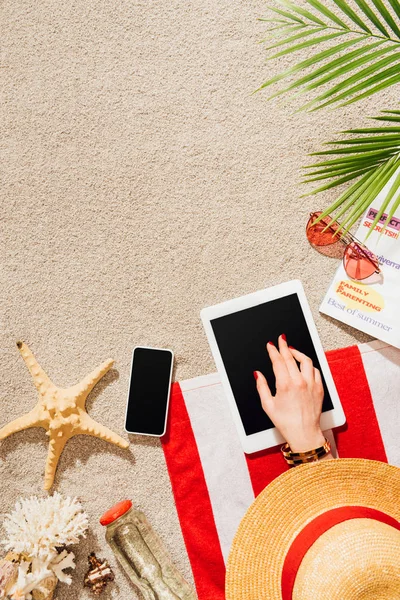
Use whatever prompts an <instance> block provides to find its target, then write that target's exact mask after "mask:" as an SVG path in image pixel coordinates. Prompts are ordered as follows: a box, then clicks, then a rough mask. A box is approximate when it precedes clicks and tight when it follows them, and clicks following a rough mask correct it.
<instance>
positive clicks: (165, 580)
mask: <svg viewBox="0 0 400 600" xmlns="http://www.w3.org/2000/svg"><path fill="white" fill-rule="evenodd" d="M100 523H101V524H102V525H104V526H106V527H107V530H106V540H107V542H108V543H109V545H110V546H111V548H112V550H113V552H114V553H115V555H116V557H117V559H118V561H119V562H120V563H121V565H122V567H123V568H124V569H125V571H126V573H127V575H128V576H129V578H130V579H131V581H132V583H133V584H134V585H135V586H136V587H137V588H138V589H139V591H140V593H141V594H142V596H143V599H144V600H196V599H197V596H196V594H195V592H194V591H193V589H192V588H191V586H190V585H189V584H188V583H187V582H186V581H185V580H184V579H183V577H182V575H181V574H180V573H179V571H178V569H177V568H176V567H175V566H174V565H173V563H172V561H171V558H170V556H169V554H168V551H167V549H166V548H165V546H164V544H163V542H162V541H161V539H160V538H159V537H158V535H157V534H156V533H155V531H154V529H153V528H152V527H151V525H150V523H149V522H148V520H147V519H146V516H145V515H144V513H142V512H141V511H139V510H137V509H136V508H134V507H133V506H132V502H131V501H130V500H123V501H122V502H119V503H118V504H116V505H115V506H113V507H112V508H110V510H108V511H107V512H106V513H105V514H104V515H103V516H102V517H101V519H100Z"/></svg>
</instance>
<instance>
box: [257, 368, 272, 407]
mask: <svg viewBox="0 0 400 600" xmlns="http://www.w3.org/2000/svg"><path fill="white" fill-rule="evenodd" d="M254 379H255V380H256V386H257V392H258V395H259V396H260V400H261V404H262V407H263V409H264V410H265V412H268V408H269V407H270V406H271V401H272V398H273V396H272V394H271V390H270V389H269V385H268V383H267V380H266V379H265V377H264V375H263V374H262V373H261V371H254Z"/></svg>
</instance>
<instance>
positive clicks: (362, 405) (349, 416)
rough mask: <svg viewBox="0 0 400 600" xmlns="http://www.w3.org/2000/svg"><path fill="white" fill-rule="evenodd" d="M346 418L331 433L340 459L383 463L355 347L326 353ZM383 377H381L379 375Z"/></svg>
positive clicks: (383, 448) (382, 452) (385, 459)
mask: <svg viewBox="0 0 400 600" xmlns="http://www.w3.org/2000/svg"><path fill="white" fill-rule="evenodd" d="M326 357H327V359H328V362H329V366H330V369H331V372H332V375H333V378H334V380H335V384H336V388H337V391H338V394H339V397H340V400H341V403H342V406H343V410H344V413H345V415H346V424H345V425H344V426H343V427H339V428H337V429H334V433H335V440H336V445H337V449H338V452H339V457H340V458H368V459H370V460H380V461H382V462H387V456H386V452H385V446H384V444H383V440H382V435H381V431H380V428H379V424H378V420H377V417H376V413H375V408H374V404H373V401H372V396H371V391H370V389H369V384H368V379H367V376H366V373H365V369H364V363H363V360H362V357H361V353H360V351H359V349H358V347H357V346H351V347H350V348H342V349H339V350H331V351H329V352H327V353H326ZM382 377H384V373H382Z"/></svg>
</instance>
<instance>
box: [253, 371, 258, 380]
mask: <svg viewBox="0 0 400 600" xmlns="http://www.w3.org/2000/svg"><path fill="white" fill-rule="evenodd" d="M253 375H254V379H255V380H256V381H257V379H258V373H257V371H253Z"/></svg>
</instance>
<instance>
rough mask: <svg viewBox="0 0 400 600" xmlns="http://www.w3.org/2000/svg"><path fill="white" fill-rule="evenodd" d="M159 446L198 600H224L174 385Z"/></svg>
mask: <svg viewBox="0 0 400 600" xmlns="http://www.w3.org/2000/svg"><path fill="white" fill-rule="evenodd" d="M162 445H163V449H164V455H165V459H166V462H167V467H168V471H169V475H170V479H171V485H172V490H173V493H174V497H175V503H176V508H177V511H178V516H179V520H180V522H181V528H182V533H183V538H184V540H185V544H186V549H187V552H188V556H189V560H190V564H191V566H192V571H193V576H194V580H195V582H196V589H197V594H198V597H199V600H224V599H225V593H224V588H225V564H224V559H223V556H222V552H221V546H220V543H219V539H218V534H217V530H216V527H215V522H214V515H213V512H212V508H211V502H210V496H209V493H208V489H207V485H206V481H205V478H204V473H203V469H202V466H201V461H200V456H199V452H198V449H197V445H196V440H195V437H194V434H193V430H192V427H191V424H190V419H189V416H188V413H187V410H186V406H185V401H184V398H183V395H182V391H181V388H180V386H179V384H178V383H174V384H173V386H172V393H171V402H170V408H169V418H168V429H167V433H166V435H165V436H164V437H163V438H162ZM189 525H190V526H189Z"/></svg>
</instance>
